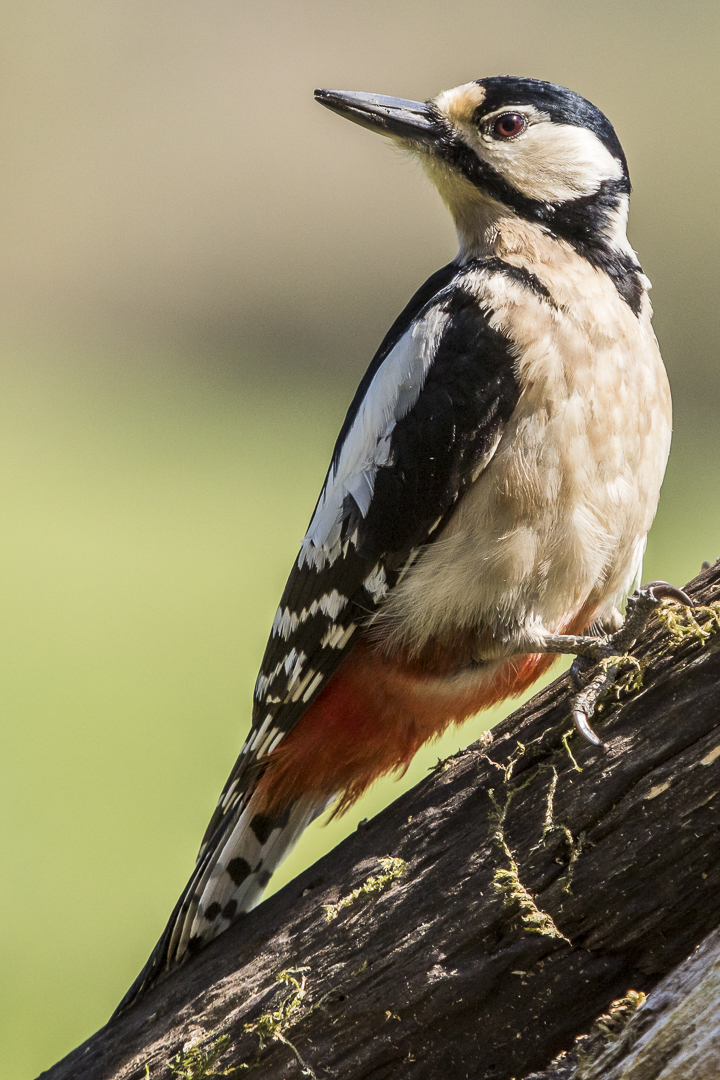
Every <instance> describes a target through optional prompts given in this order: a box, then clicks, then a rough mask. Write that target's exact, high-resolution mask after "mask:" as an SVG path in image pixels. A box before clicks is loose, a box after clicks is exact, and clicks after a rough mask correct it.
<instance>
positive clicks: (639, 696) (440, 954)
mask: <svg viewBox="0 0 720 1080" xmlns="http://www.w3.org/2000/svg"><path fill="white" fill-rule="evenodd" d="M689 590H690V592H691V594H692V595H693V597H694V598H695V600H696V601H697V602H698V603H700V604H708V603H710V602H711V601H715V600H717V599H720V565H716V566H715V567H713V568H711V569H708V570H706V571H705V572H704V573H703V574H701V575H700V577H699V578H697V579H696V580H695V581H694V582H693V583H691V585H690V586H689ZM675 610H677V611H678V612H679V609H675ZM698 618H699V620H700V621H701V622H704V623H705V624H706V625H707V627H708V628H709V629H710V628H712V629H714V630H717V629H718V628H720V621H719V619H720V616H716V617H715V618H714V619H713V618H711V615H710V613H708V612H706V613H705V614H702V613H699V614H698ZM678 619H679V621H680V622H681V623H683V622H686V621H687V620H686V617H685V616H684V615H682V614H678ZM635 655H636V656H638V657H641V658H648V659H650V661H651V663H650V666H649V668H648V669H647V670H646V671H645V674H644V681H643V686H642V688H641V689H640V690H635V691H629V692H628V693H627V694H626V695H624V696H623V697H622V698H621V700H620V702H619V703H611V704H608V705H606V707H605V709H604V711H603V713H602V715H601V716H600V717H599V718H598V717H596V719H595V721H594V724H595V727H596V730H597V731H598V733H599V734H600V735H601V736H602V737H603V738H604V739H606V740H607V748H606V749H604V750H603V749H597V748H595V747H592V746H590V744H588V743H586V742H584V741H583V740H582V739H581V738H580V737H579V736H578V735H576V734H575V733H574V732H572V733H570V734H569V735H567V736H566V733H568V732H571V723H570V719H569V693H570V688H569V681H568V679H567V678H565V677H564V678H562V679H559V680H558V681H557V682H555V683H554V684H553V685H552V686H550V687H549V688H548V689H547V690H545V691H544V692H542V693H541V694H539V695H538V696H537V697H536V698H534V699H533V700H532V701H531V702H529V703H528V704H527V705H526V706H524V707H523V708H522V709H520V710H518V712H516V713H514V714H513V715H512V716H511V717H509V718H508V719H507V720H506V721H504V722H503V723H502V724H501V725H500V726H499V727H497V728H496V729H495V730H494V732H493V734H492V740H491V741H490V740H488V741H487V742H481V743H476V744H474V745H473V746H471V747H469V748H468V750H466V751H464V752H463V753H462V754H459V755H458V756H457V757H455V758H453V759H451V760H450V761H449V762H447V763H446V764H445V765H444V766H442V767H441V768H439V769H438V770H437V771H435V772H434V773H433V774H431V775H429V776H428V777H427V779H425V780H424V781H423V782H422V783H420V784H418V785H417V787H415V788H414V789H413V790H412V791H410V792H408V793H407V794H405V795H403V796H402V797H401V798H400V799H398V800H397V801H396V802H395V803H393V805H392V806H390V807H388V809H387V810H385V811H383V813H381V814H380V815H378V817H377V818H375V819H374V820H373V821H372V822H370V823H369V824H368V825H367V827H365V828H363V829H361V830H359V831H358V832H357V833H356V834H354V835H353V836H351V837H349V838H348V839H347V840H346V841H344V843H342V844H341V845H340V846H339V847H338V848H336V849H335V851H333V852H331V853H330V854H329V855H327V856H326V857H325V858H324V859H322V860H320V862H318V863H317V864H316V865H315V866H313V867H312V868H311V869H310V870H308V871H307V872H306V873H304V874H302V875H301V876H300V877H298V878H297V879H296V880H295V881H293V882H291V883H290V884H289V885H288V886H286V888H285V889H283V890H282V892H280V893H278V894H277V895H275V896H273V897H271V899H270V900H268V901H267V902H265V903H264V904H262V905H261V906H260V907H259V908H257V909H256V910H255V911H254V912H252V913H251V914H250V915H248V916H246V917H245V918H244V919H243V920H242V921H241V922H239V923H238V924H237V925H235V926H234V927H232V928H231V929H230V930H229V931H228V932H227V933H225V934H224V935H222V936H221V937H220V938H219V939H217V940H216V941H215V942H214V943H213V944H212V945H211V946H210V947H209V948H208V949H207V950H205V951H204V952H203V953H202V954H200V955H199V956H198V957H197V958H196V959H195V960H193V961H192V963H190V964H188V965H187V966H186V967H184V968H182V969H180V970H179V971H178V972H176V973H174V974H173V975H172V976H171V977H169V978H168V979H167V980H166V981H165V982H163V983H161V984H160V985H159V986H157V987H156V988H155V989H154V990H153V991H152V992H151V993H150V994H148V996H147V997H146V998H143V999H142V1000H141V1001H140V1002H139V1003H138V1004H137V1005H136V1006H135V1007H133V1008H132V1009H130V1010H129V1011H128V1012H127V1013H126V1014H125V1015H123V1016H121V1017H119V1018H118V1019H116V1020H114V1021H113V1022H111V1023H109V1024H108V1025H107V1026H106V1027H105V1028H103V1029H102V1030H101V1031H99V1032H98V1033H97V1034H96V1035H95V1036H93V1037H92V1038H91V1039H90V1040H88V1042H86V1043H85V1044H84V1045H83V1046H81V1047H79V1048H78V1049H77V1050H75V1051H74V1052H73V1053H72V1054H70V1055H69V1056H68V1057H67V1058H65V1060H64V1061H62V1062H60V1063H59V1064H58V1065H56V1066H55V1067H54V1068H53V1069H51V1070H49V1071H48V1072H47V1073H44V1074H43V1076H44V1077H45V1078H46V1080H70V1078H72V1080H101V1078H102V1080H105V1078H108V1080H109V1078H111V1077H113V1078H115V1077H117V1078H123V1080H130V1078H136V1080H141V1078H143V1077H145V1075H146V1069H145V1067H146V1065H147V1066H149V1069H150V1077H151V1078H155V1077H165V1076H170V1075H172V1072H171V1068H170V1062H171V1060H172V1059H173V1058H175V1056H176V1055H177V1054H178V1053H180V1052H182V1050H183V1046H184V1045H186V1044H187V1043H188V1042H195V1043H197V1044H198V1046H197V1047H196V1049H195V1050H192V1051H190V1058H186V1062H190V1061H191V1059H193V1058H194V1059H195V1060H196V1062H197V1061H200V1060H201V1059H202V1057H203V1055H204V1054H206V1053H207V1052H209V1053H210V1054H211V1055H212V1054H213V1053H214V1054H218V1053H219V1052H220V1051H223V1053H222V1056H221V1057H220V1058H219V1061H218V1062H217V1064H216V1065H215V1066H213V1068H216V1069H217V1070H222V1069H230V1068H232V1067H237V1066H239V1065H241V1064H243V1063H244V1064H247V1065H254V1066H255V1071H254V1073H253V1075H254V1076H256V1077H257V1078H258V1080H260V1078H268V1080H270V1078H273V1080H275V1078H277V1080H279V1078H285V1077H291V1076H293V1075H297V1076H300V1075H301V1074H302V1072H303V1069H305V1075H312V1071H314V1073H315V1074H316V1075H317V1077H318V1080H322V1078H325V1077H331V1078H332V1077H342V1078H343V1080H360V1078H366V1077H373V1078H376V1080H380V1078H385V1077H393V1078H396V1077H402V1078H403V1080H405V1078H407V1080H420V1078H435V1077H439V1076H442V1077H447V1078H454V1077H465V1076H471V1077H483V1078H485V1080H491V1078H492V1080H510V1078H511V1077H524V1076H526V1075H527V1074H528V1073H531V1072H532V1071H533V1070H540V1069H546V1068H547V1067H548V1066H549V1063H550V1062H551V1060H552V1059H553V1057H555V1055H557V1054H559V1053H560V1052H561V1051H564V1050H568V1049H570V1048H571V1047H572V1045H573V1041H574V1039H575V1038H576V1037H577V1036H578V1035H580V1034H581V1033H583V1032H587V1031H588V1030H589V1029H590V1027H591V1025H592V1023H593V1021H594V1020H595V1019H596V1018H597V1017H598V1016H599V1015H600V1014H601V1013H603V1012H604V1011H605V1010H606V1009H607V1008H608V1006H609V1004H610V1002H611V1001H613V999H616V998H620V997H622V996H624V995H625V994H626V992H627V991H628V990H634V991H646V992H647V991H650V990H651V989H652V988H653V987H654V986H655V985H656V984H657V983H658V981H659V980H660V979H661V978H662V977H663V976H665V975H667V974H668V973H669V972H671V971H672V970H673V969H674V968H675V967H676V966H677V965H678V964H679V963H680V962H681V961H683V960H684V958H685V957H687V956H688V954H690V953H691V952H692V950H693V949H694V948H695V946H697V945H698V944H699V943H700V942H701V941H702V940H703V939H704V938H705V936H706V935H707V934H708V933H709V932H710V931H711V930H713V929H714V928H715V927H716V926H718V924H720V905H718V900H717V897H718V895H719V892H720V857H719V856H720V828H719V827H718V826H719V825H720V799H719V798H718V797H717V794H718V792H719V791H720V632H716V633H711V634H708V636H706V637H705V638H703V639H702V640H700V638H699V637H698V636H697V634H691V635H690V636H688V637H686V638H685V639H683V640H682V641H678V640H677V639H676V638H672V637H671V636H670V634H669V632H668V630H667V628H666V627H665V626H661V625H660V624H659V623H658V622H657V621H655V620H653V622H652V623H651V626H650V629H649V632H648V633H647V635H646V636H645V638H644V639H643V641H642V643H641V644H640V645H639V646H638V648H637V649H636V650H635ZM564 736H566V737H565V741H564V740H563V737H564ZM576 763H577V764H576ZM579 769H580V770H581V771H579ZM386 856H389V857H392V858H393V859H396V860H397V859H401V860H404V862H405V864H406V865H405V867H404V869H402V871H401V872H398V871H399V864H397V863H395V864H392V865H388V864H387V863H385V864H382V862H381V860H383V858H384V857H386ZM383 873H385V875H386V877H387V878H388V879H389V880H387V881H386V882H385V884H384V886H383V884H382V882H376V885H377V888H376V890H375V891H373V888H372V884H371V883H370V884H369V880H368V879H370V878H373V877H375V878H377V876H378V875H381V874H383ZM363 886H365V889H364V890H363V891H361V892H360V894H359V895H357V896H356V897H355V898H354V899H353V898H352V897H351V894H352V892H353V890H355V889H361V890H362V888H363ZM343 900H346V901H348V902H347V904H345V905H344V906H342V907H340V908H338V909H336V910H335V917H334V918H332V920H331V921H328V919H327V917H326V905H333V904H338V902H340V901H343ZM331 914H332V912H331ZM280 973H285V974H284V975H283V978H282V979H281V981H277V980H278V976H279V975H280ZM287 973H290V974H287ZM292 979H294V980H295V982H294V983H293V982H292ZM225 1036H226V1037H227V1038H226V1041H225V1042H223V1043H218V1042H217V1040H218V1039H219V1038H221V1037H225ZM303 1063H304V1064H303ZM197 1075H198V1076H201V1075H213V1073H212V1071H209V1072H207V1073H202V1072H198V1073H197ZM237 1075H239V1074H237ZM548 1075H550V1074H548ZM560 1075H561V1074H559V1073H558V1076H560Z"/></svg>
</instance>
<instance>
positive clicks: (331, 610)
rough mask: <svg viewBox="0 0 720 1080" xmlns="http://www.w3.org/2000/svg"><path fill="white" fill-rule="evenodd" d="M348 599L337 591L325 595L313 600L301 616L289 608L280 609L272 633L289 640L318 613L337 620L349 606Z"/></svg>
mask: <svg viewBox="0 0 720 1080" xmlns="http://www.w3.org/2000/svg"><path fill="white" fill-rule="evenodd" d="M347 602H348V601H347V597H346V596H343V595H342V593H339V592H338V591H337V589H333V590H332V592H329V593H325V595H324V596H321V597H320V598H319V599H318V600H313V602H312V604H311V605H310V607H309V608H303V609H302V611H301V612H300V614H299V615H298V614H296V613H295V612H294V611H290V610H289V608H278V610H277V612H276V614H275V619H274V621H273V626H272V632H273V634H274V636H275V637H278V636H280V637H283V638H285V639H286V640H287V638H289V637H290V635H291V634H294V633H295V631H296V630H297V629H298V627H300V626H302V624H303V623H305V622H307V621H308V619H312V618H313V617H314V616H315V615H317V613H318V611H320V612H322V614H323V615H327V616H328V618H330V619H334V618H336V617H337V616H338V615H339V614H340V612H341V611H342V609H343V608H344V607H345V606H346V604H347Z"/></svg>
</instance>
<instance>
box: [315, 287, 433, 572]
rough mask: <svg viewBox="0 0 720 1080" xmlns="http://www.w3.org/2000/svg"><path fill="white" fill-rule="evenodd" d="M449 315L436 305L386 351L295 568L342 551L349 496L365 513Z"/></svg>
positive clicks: (327, 562)
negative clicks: (395, 433) (396, 431)
mask: <svg viewBox="0 0 720 1080" xmlns="http://www.w3.org/2000/svg"><path fill="white" fill-rule="evenodd" d="M447 320H448V316H447V314H446V313H445V312H444V311H443V310H442V309H440V308H439V307H438V306H434V307H433V308H432V309H431V310H430V311H428V313H427V314H426V315H425V317H424V318H422V319H418V320H417V321H416V322H415V323H413V324H412V326H411V327H410V329H409V330H407V331H406V332H405V334H403V336H402V337H401V338H400V340H399V341H398V343H397V345H395V347H394V348H393V349H391V351H390V352H389V353H388V355H387V357H386V358H385V360H384V361H383V363H382V364H381V366H380V368H379V369H378V371H377V372H376V374H375V377H374V379H373V380H372V382H371V383H370V386H369V387H368V391H367V393H366V394H365V397H364V398H363V400H362V403H361V404H360V407H359V409H358V411H357V415H356V416H355V419H354V421H353V423H352V425H351V427H350V430H349V431H348V433H347V437H346V439H345V442H344V443H343V445H342V449H341V451H340V456H339V458H338V460H337V463H336V464H335V465H333V466H331V469H330V472H329V474H328V478H327V481H326V482H325V486H324V488H323V490H322V493H321V495H320V499H319V501H318V505H317V509H316V510H315V513H314V515H313V519H312V521H311V522H310V528H309V529H308V531H307V534H306V536H305V539H304V540H303V542H302V546H301V548H300V555H299V556H298V563H297V564H298V567H302V566H303V565H305V564H307V565H308V566H312V567H314V568H315V569H316V570H321V569H322V568H323V567H325V566H331V565H332V564H333V563H334V562H335V560H336V559H337V558H338V556H339V555H340V553H341V551H342V538H341V527H342V518H343V504H344V502H345V499H346V497H347V496H348V495H350V496H352V498H353V500H354V502H355V504H356V505H357V507H358V510H359V511H360V513H361V514H362V516H363V517H364V516H365V515H366V514H367V511H368V507H369V506H370V500H371V498H372V493H373V488H374V485H375V476H376V474H377V470H378V468H380V467H381V466H382V465H387V464H388V462H389V460H390V438H391V436H392V432H393V429H394V427H395V424H396V423H397V422H398V420H401V419H402V418H403V417H404V416H406V415H407V413H408V412H409V411H410V409H411V408H412V407H413V405H414V404H415V402H416V401H417V399H418V397H419V396H420V392H421V390H422V388H423V385H424V383H425V377H426V375H427V373H428V370H429V368H430V365H431V364H432V362H433V359H434V358H435V354H436V352H437V347H438V344H439V342H440V338H441V336H442V333H443V330H444V328H445V324H446V322H447Z"/></svg>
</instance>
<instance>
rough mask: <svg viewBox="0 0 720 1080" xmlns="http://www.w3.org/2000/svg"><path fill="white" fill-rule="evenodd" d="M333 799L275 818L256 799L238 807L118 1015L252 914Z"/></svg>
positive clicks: (202, 858)
mask: <svg viewBox="0 0 720 1080" xmlns="http://www.w3.org/2000/svg"><path fill="white" fill-rule="evenodd" d="M333 798H334V797H333ZM332 801H333V799H328V800H324V801H323V802H321V803H310V802H308V801H307V800H303V799H298V800H296V801H295V802H293V803H292V804H291V805H290V806H288V807H286V808H285V810H283V811H282V812H278V813H273V814H272V815H269V814H261V813H258V812H257V805H258V799H257V797H256V796H254V797H251V798H250V800H249V802H247V803H246V804H245V805H244V806H238V808H237V809H236V812H235V814H233V815H232V816H231V817H230V818H229V819H226V820H225V821H223V823H222V826H221V827H220V828H219V829H218V831H217V834H216V835H215V836H214V837H213V839H212V840H211V841H210V842H209V843H207V844H205V846H204V848H203V849H202V850H201V853H200V855H199V857H198V861H197V864H196V866H195V870H194V873H193V875H192V877H191V878H190V881H189V882H188V884H187V886H186V888H185V890H184V892H183V894H182V896H181V897H180V899H179V900H178V902H177V904H176V905H175V909H174V911H173V913H172V915H171V916H170V919H169V920H168V924H167V926H166V927H165V930H164V932H163V934H162V937H161V938H160V940H159V941H158V943H157V945H156V946H155V948H154V950H153V952H152V954H151V956H150V958H149V960H148V962H147V964H146V965H145V967H144V968H143V970H142V971H141V972H140V974H139V975H138V977H137V979H136V980H135V982H134V983H133V984H132V986H131V987H130V989H129V990H128V992H127V994H126V995H125V997H124V998H123V999H122V1001H121V1002H120V1004H119V1005H118V1007H117V1009H116V1010H115V1013H114V1015H115V1016H117V1015H118V1014H119V1013H121V1012H124V1010H125V1009H126V1008H127V1007H128V1006H129V1005H130V1004H131V1003H132V1002H133V1001H134V1000H135V999H136V998H137V997H139V996H140V994H142V993H143V992H144V991H146V990H147V989H149V987H150V986H152V985H153V984H154V983H156V982H158V981H159V980H160V979H162V977H163V976H164V975H165V974H166V973H167V972H168V971H169V970H170V969H171V968H175V967H177V966H179V965H180V964H182V963H183V962H184V961H185V960H186V959H188V957H190V956H194V955H195V954H196V953H197V952H199V951H200V949H202V948H204V946H205V945H207V944H208V943H209V942H210V941H212V940H213V938H216V937H217V936H218V935H219V934H221V933H222V932H223V931H224V930H226V929H227V928H228V926H230V924H231V923H232V922H234V921H235V920H236V919H238V918H239V917H240V916H241V915H243V914H245V913H246V912H248V911H251V910H252V908H254V907H255V906H256V904H258V903H259V901H260V899H261V897H262V894H263V892H264V891H265V889H266V887H267V884H268V882H269V881H270V878H271V877H272V875H273V873H274V872H275V870H276V869H277V867H278V866H279V865H280V863H281V862H282V860H283V859H284V858H285V856H286V855H288V854H289V852H290V851H291V850H292V848H293V847H294V846H295V843H296V842H297V840H298V838H299V837H300V835H301V833H302V832H303V831H304V830H305V829H306V828H307V827H308V825H310V823H311V822H312V821H314V820H315V819H316V818H317V817H319V816H320V814H322V813H323V811H324V810H325V809H326V808H327V807H328V806H329V805H330V803H331V802H332Z"/></svg>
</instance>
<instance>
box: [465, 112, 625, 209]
mask: <svg viewBox="0 0 720 1080" xmlns="http://www.w3.org/2000/svg"><path fill="white" fill-rule="evenodd" d="M506 111H510V110H506ZM473 141H474V143H475V150H476V152H477V153H478V155H479V156H480V157H481V158H482V159H483V160H484V161H486V162H487V163H488V165H491V166H492V168H493V169H494V170H495V171H496V172H498V173H500V175H501V176H503V177H504V178H505V179H506V180H507V181H508V182H509V183H510V184H512V186H513V187H514V188H516V189H517V190H518V191H519V192H520V193H521V194H522V195H525V196H526V197H527V198H528V199H536V200H537V201H538V202H544V203H561V202H567V201H568V200H570V199H578V198H582V196H584V195H594V194H595V192H596V191H597V190H598V189H599V188H600V185H601V184H602V183H603V182H604V181H605V180H620V179H622V176H623V170H622V165H621V164H620V162H619V161H618V159H617V158H616V157H613V155H612V154H611V153H610V151H609V150H608V149H607V148H606V147H605V146H604V145H603V144H602V142H601V141H600V139H598V137H597V136H596V135H594V134H593V132H592V131H590V130H589V129H588V128H584V127H575V126H573V125H571V124H554V123H552V122H551V121H550V120H535V122H532V121H531V122H530V124H529V125H528V127H527V129H526V130H525V131H524V132H523V134H522V135H520V136H518V137H517V138H516V139H509V140H507V141H506V142H503V141H502V140H499V139H492V138H490V137H489V136H479V135H476V136H475V138H474V140H473Z"/></svg>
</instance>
